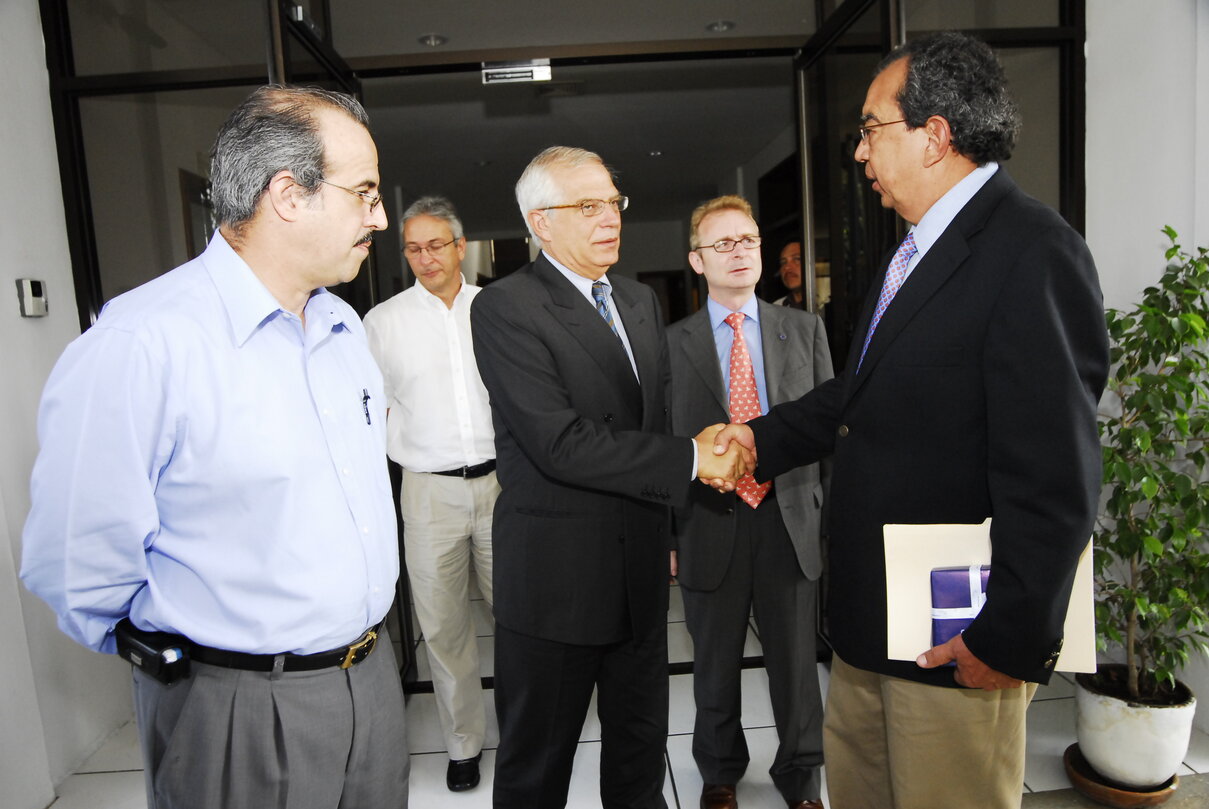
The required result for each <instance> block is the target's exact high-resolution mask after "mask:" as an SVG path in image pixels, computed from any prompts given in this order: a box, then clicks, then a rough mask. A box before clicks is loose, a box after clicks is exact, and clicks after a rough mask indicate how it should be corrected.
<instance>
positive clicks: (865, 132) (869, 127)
mask: <svg viewBox="0 0 1209 809" xmlns="http://www.w3.org/2000/svg"><path fill="white" fill-rule="evenodd" d="M906 122H907V119H906V118H899V119H898V120H897V121H886V122H885V123H884V124H865V125H864V126H862V127H861V128H860V132H861V140H869V133H870V132H872V131H873V130H875V129H879V128H881V127H883V126H890V124H905V123H906Z"/></svg>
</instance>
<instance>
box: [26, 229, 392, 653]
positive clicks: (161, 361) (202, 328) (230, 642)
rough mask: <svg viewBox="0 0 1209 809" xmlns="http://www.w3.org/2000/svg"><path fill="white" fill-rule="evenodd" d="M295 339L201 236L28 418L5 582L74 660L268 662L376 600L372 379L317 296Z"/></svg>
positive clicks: (358, 626) (386, 548)
mask: <svg viewBox="0 0 1209 809" xmlns="http://www.w3.org/2000/svg"><path fill="white" fill-rule="evenodd" d="M305 315H306V325H305V329H304V328H303V323H302V321H300V320H299V318H298V317H297V316H295V315H293V314H292V313H289V312H287V311H285V310H283V309H282V308H281V307H280V305H279V304H278V302H277V301H276V299H275V298H274V297H273V296H272V295H271V294H270V293H269V291H268V289H266V288H265V286H264V285H263V284H261V282H260V281H259V280H258V279H257V278H256V276H255V275H254V274H253V272H252V270H251V269H250V268H249V267H248V265H247V264H246V263H245V262H244V261H243V260H242V259H241V258H240V257H239V256H238V255H237V254H236V253H235V252H234V250H232V249H231V247H230V246H229V245H228V244H227V242H226V241H225V240H224V239H223V238H222V236H221V235H216V236H215V237H214V239H213V240H212V241H211V242H210V244H209V246H208V247H207V249H206V251H205V253H203V254H202V255H201V256H199V257H198V258H196V259H194V260H193V261H190V262H189V263H187V264H184V265H182V266H180V267H178V268H176V269H175V270H172V271H171V272H169V273H167V274H165V275H163V276H161V277H159V278H157V279H155V280H154V281H151V282H150V283H148V284H145V285H143V286H141V287H139V288H137V289H135V290H133V291H131V292H129V293H127V294H125V295H122V296H120V297H118V298H115V299H114V300H113V301H111V302H110V303H109V304H108V305H107V306H106V308H105V310H104V311H103V313H102V314H101V317H100V319H99V320H98V321H97V323H96V324H95V325H94V326H93V327H92V328H90V329H89V330H88V331H87V332H85V333H84V334H83V335H81V336H80V337H79V339H77V340H76V341H75V342H73V343H72V344H71V345H70V346H68V348H67V350H66V351H65V352H64V354H63V356H62V357H61V358H60V360H59V362H58V364H57V365H56V366H55V369H54V371H53V372H52V374H51V376H50V380H49V381H48V382H47V385H46V390H45V392H44V394H43V399H42V405H41V409H40V411H39V415H38V438H39V441H40V444H41V450H40V454H39V456H38V460H37V462H36V464H35V466H34V472H33V481H32V484H31V493H32V508H31V511H30V514H29V518H28V520H27V522H26V524H25V532H24V537H23V543H24V558H23V563H22V571H21V576H22V579H23V580H24V581H25V583H26V586H28V587H29V589H30V590H32V591H33V592H34V593H36V594H38V595H39V596H40V597H42V598H43V599H44V600H46V601H47V602H48V603H49V604H50V605H51V607H52V608H53V609H54V610H55V612H56V613H58V615H59V625H60V626H61V627H62V629H63V631H64V632H66V633H67V634H68V635H70V636H71V637H72V638H74V639H76V640H77V641H79V642H80V643H82V644H84V645H85V646H88V647H90V648H92V649H96V650H99V651H105V652H112V651H114V648H115V644H114V640H113V637H112V632H111V630H112V627H113V625H114V624H116V623H117V621H118V620H119V619H120V618H122V617H123V616H124V615H126V614H127V613H129V614H130V616H131V618H132V620H133V621H134V623H135V624H136V625H138V626H140V627H143V628H146V629H154V630H163V631H169V632H179V633H181V634H184V635H186V636H188V637H189V638H191V639H192V640H194V641H195V642H197V643H201V644H204V645H207V646H214V647H218V648H223V649H230V650H234V651H240V652H250V653H261V654H274V653H280V652H295V653H299V654H308V653H313V652H319V651H323V650H326V649H331V648H333V647H337V646H340V645H342V644H346V643H349V642H351V641H353V640H356V639H357V638H358V637H359V636H360V635H361V634H362V633H363V632H364V630H365V629H366V628H367V627H369V626H372V625H373V624H375V623H377V622H378V621H379V620H380V619H381V618H382V617H383V616H384V615H385V614H386V611H387V609H388V608H389V606H390V603H391V600H392V599H393V598H394V595H395V580H396V578H397V576H398V571H399V557H398V543H397V539H396V528H395V515H394V505H393V502H392V498H391V490H390V481H389V477H388V474H387V469H386V443H385V428H386V417H385V406H386V399H385V397H384V396H383V394H382V377H381V374H380V373H379V371H378V368H377V366H376V365H375V363H374V360H373V357H372V356H371V355H370V353H369V350H368V348H367V346H366V341H365V333H364V331H363V330H362V327H361V322H360V321H359V319H358V318H357V315H356V313H355V312H354V311H353V310H352V308H351V307H349V306H348V305H347V304H346V303H344V302H343V301H341V300H340V299H339V298H337V297H336V296H334V295H332V294H330V293H329V292H327V291H326V290H322V289H321V290H318V291H316V292H315V293H314V294H313V295H312V296H311V298H310V300H309V301H308V302H307V305H306V308H305Z"/></svg>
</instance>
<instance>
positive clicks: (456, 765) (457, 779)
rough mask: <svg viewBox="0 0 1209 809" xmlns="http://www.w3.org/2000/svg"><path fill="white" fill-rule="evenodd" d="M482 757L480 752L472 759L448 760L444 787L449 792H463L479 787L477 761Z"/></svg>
mask: <svg viewBox="0 0 1209 809" xmlns="http://www.w3.org/2000/svg"><path fill="white" fill-rule="evenodd" d="M482 757H483V754H482V753H481V752H480V753H479V754H478V755H477V756H475V757H474V758H460V759H450V760H449V769H447V770H446V771H445V786H447V787H449V789H450V791H451V792H465V791H466V790H468V789H474V788H475V787H477V786H478V785H479V759H481V758H482Z"/></svg>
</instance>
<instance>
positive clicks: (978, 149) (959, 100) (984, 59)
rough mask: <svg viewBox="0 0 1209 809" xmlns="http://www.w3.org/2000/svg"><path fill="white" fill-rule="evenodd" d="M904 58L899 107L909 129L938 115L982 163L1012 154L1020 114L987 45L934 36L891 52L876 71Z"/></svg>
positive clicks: (958, 144) (961, 148)
mask: <svg viewBox="0 0 1209 809" xmlns="http://www.w3.org/2000/svg"><path fill="white" fill-rule="evenodd" d="M904 58H905V59H907V78H906V81H904V82H903V88H902V90H901V91H899V94H898V104H899V106H900V107H902V110H903V119H904V120H905V121H906V122H907V126H909V127H911V128H912V129H916V128H919V127H921V126H923V125H924V124H925V123H926V122H927V120H928V118H930V117H932V116H933V115H939V116H940V117H942V118H944V119H945V120H946V121H948V122H949V129H950V131H951V133H952V134H951V138H952V143H953V147H954V148H955V149H956V150H957V151H958V152H960V153H961V154H962V155H964V156H966V157H968V158H969V159H970V160H972V161H974V162H975V163H977V164H978V165H980V166H981V165H983V164H985V163H987V162H989V161H991V160H1007V159H1008V158H1009V157H1011V156H1012V149H1013V148H1014V147H1015V145H1016V136H1017V134H1018V133H1019V132H1020V114H1019V112H1018V111H1017V109H1016V104H1015V103H1014V102H1013V101H1012V99H1011V96H1009V95H1008V91H1007V79H1006V77H1005V76H1004V74H1003V67H1002V66H1001V65H1000V64H999V60H998V59H996V58H995V52H994V51H992V50H991V49H990V47H989V46H988V45H987V44H986V43H985V42H982V41H980V40H977V39H974V38H973V37H971V36H967V35H966V34H959V33H956V32H954V31H945V32H942V33H937V34H930V35H928V36H925V37H921V38H919V39H916V40H912V41H911V42H908V43H907V44H905V45H903V46H902V47H900V48H898V49H897V50H895V51H893V52H892V53H890V55H889V56H887V57H886V58H885V59H884V60H882V63H881V64H880V65H878V68H877V73H881V72H882V71H883V70H885V69H886V68H887V67H889V66H890V65H891V64H893V63H894V62H896V61H898V60H899V59H904Z"/></svg>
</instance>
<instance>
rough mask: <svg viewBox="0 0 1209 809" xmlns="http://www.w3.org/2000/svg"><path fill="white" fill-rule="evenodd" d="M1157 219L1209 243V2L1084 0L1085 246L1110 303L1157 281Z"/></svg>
mask: <svg viewBox="0 0 1209 809" xmlns="http://www.w3.org/2000/svg"><path fill="white" fill-rule="evenodd" d="M1163 225H1171V226H1172V227H1174V228H1175V229H1176V230H1177V231H1179V233H1180V236H1181V238H1182V242H1183V244H1184V245H1186V246H1191V245H1192V244H1201V245H1204V244H1209V3H1207V2H1205V0H1163V2H1157V3H1132V2H1127V0H1089V2H1088V4H1087V242H1088V244H1089V245H1090V246H1091V249H1092V253H1093V254H1094V255H1095V257H1096V265H1097V267H1098V268H1099V270H1100V279H1101V283H1102V284H1103V286H1104V293H1105V298H1106V303H1107V305H1109V306H1114V307H1122V306H1127V305H1129V304H1131V303H1133V302H1135V301H1136V300H1137V299H1138V297H1139V295H1140V293H1141V290H1142V289H1143V287H1145V286H1146V284H1147V283H1149V282H1151V281H1153V280H1154V279H1156V278H1158V276H1159V275H1160V273H1161V271H1162V269H1163V265H1164V260H1163V249H1164V248H1165V246H1166V244H1167V239H1166V237H1165V236H1164V235H1163V234H1162V233H1160V232H1159V229H1160V228H1161V227H1162V226H1163Z"/></svg>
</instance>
